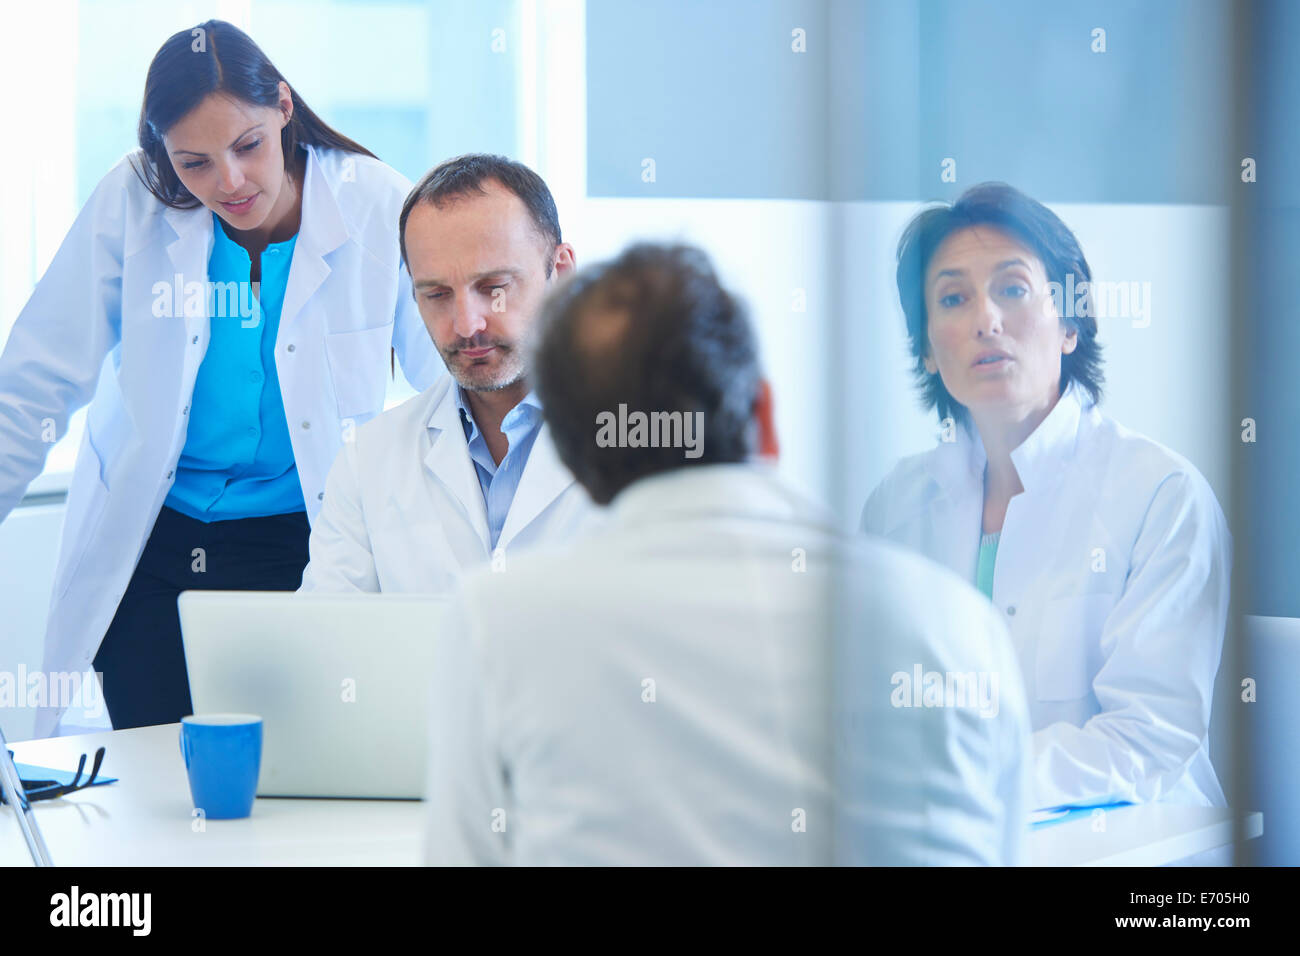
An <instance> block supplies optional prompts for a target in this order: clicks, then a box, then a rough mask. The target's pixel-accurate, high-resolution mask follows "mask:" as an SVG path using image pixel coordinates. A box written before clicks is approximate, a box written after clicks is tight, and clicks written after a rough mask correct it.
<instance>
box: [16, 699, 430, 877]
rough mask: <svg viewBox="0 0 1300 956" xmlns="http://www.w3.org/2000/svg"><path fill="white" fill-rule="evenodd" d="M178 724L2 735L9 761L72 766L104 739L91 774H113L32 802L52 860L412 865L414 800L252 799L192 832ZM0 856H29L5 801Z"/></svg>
mask: <svg viewBox="0 0 1300 956" xmlns="http://www.w3.org/2000/svg"><path fill="white" fill-rule="evenodd" d="M179 740H180V724H162V725H161V726H157V727H141V728H138V729H136V730H115V731H111V732H105V733H98V734H82V735H77V736H71V737H52V738H50V739H48V740H33V741H27V742H22V743H10V745H9V748H10V749H11V750H12V751H13V752H14V757H15V760H16V761H17V762H18V763H26V764H35V765H37V766H43V767H57V768H58V769H60V770H75V769H76V767H77V759H78V758H79V757H80V756H81V754H83V753H84V754H87V761H86V766H87V768H89V767H90V762H91V760H92V759H93V757H94V752H95V749H96V748H98V747H101V746H102V747H105V748H107V752H106V753H105V755H104V765H103V766H102V767H101V768H100V771H99V772H100V774H101V775H104V776H109V777H120V778H121V779H120V780H118V782H117V783H111V784H108V785H107V786H102V787H90V788H89V789H86V790H81V791H78V792H77V793H74V794H71V795H69V796H67V797H64V798H62V799H60V800H42V801H40V802H38V803H35V804H33V813H34V815H35V816H36V819H37V822H38V823H39V825H40V827H41V832H42V833H43V834H44V835H45V843H46V845H47V846H48V847H49V848H50V857H51V859H53V861H54V863H55V865H56V866H105V865H109V866H266V865H271V866H280V865H293V866H317V865H324V866H350V865H367V866H402V865H407V866H414V865H417V864H419V863H420V861H421V860H420V854H421V847H420V835H421V828H422V826H423V823H424V818H423V814H422V812H421V811H422V809H423V806H424V805H423V804H422V803H420V802H418V801H415V800H282V799H278V798H272V799H259V800H258V801H257V802H256V803H255V804H254V806H253V815H252V816H251V817H249V818H247V819H245V820H205V821H204V822H203V829H202V830H201V831H200V832H195V830H194V824H195V822H196V821H195V820H194V819H193V817H192V815H191V814H192V812H193V808H194V804H193V802H192V801H191V800H190V785H189V779H188V778H187V777H186V774H185V762H184V760H183V759H182V758H181V751H180V743H179ZM3 811H4V812H3V813H0V863H4V864H7V865H14V864H28V865H30V863H31V856H30V855H29V854H28V852H27V844H26V843H24V842H23V838H22V831H21V830H19V828H18V823H17V821H16V820H14V818H13V811H12V810H11V809H10V808H9V807H4V808H3Z"/></svg>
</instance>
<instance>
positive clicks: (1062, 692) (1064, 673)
mask: <svg viewBox="0 0 1300 956" xmlns="http://www.w3.org/2000/svg"><path fill="white" fill-rule="evenodd" d="M1114 603H1115V597H1114V595H1111V594H1076V595H1072V596H1070V597H1066V598H1057V599H1054V600H1052V601H1049V602H1048V603H1047V604H1046V606H1045V608H1044V611H1043V617H1042V621H1041V623H1040V627H1039V637H1038V651H1037V655H1036V660H1035V664H1034V674H1035V688H1036V693H1037V696H1038V699H1039V700H1078V699H1080V698H1082V697H1086V696H1088V694H1090V693H1092V681H1093V678H1094V677H1096V676H1097V675H1096V664H1097V663H1098V662H1099V661H1100V656H1101V652H1100V647H1101V632H1102V629H1103V628H1104V627H1105V625H1106V616H1107V615H1108V614H1109V613H1110V609H1111V607H1112V606H1113V605H1114Z"/></svg>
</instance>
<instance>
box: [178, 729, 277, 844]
mask: <svg viewBox="0 0 1300 956" xmlns="http://www.w3.org/2000/svg"><path fill="white" fill-rule="evenodd" d="M181 756H183V757H184V758H185V769H186V770H187V771H188V772H189V775H190V795H191V796H192V797H193V798H194V808H195V809H196V810H202V811H203V815H204V816H205V817H206V818H207V819H209V820H235V819H238V818H240V817H246V816H248V815H249V814H250V813H252V812H253V798H254V797H255V796H256V795H257V775H258V772H259V771H260V770H261V768H262V718H261V717H258V716H256V715H254V714H195V715H191V716H189V717H182V718H181Z"/></svg>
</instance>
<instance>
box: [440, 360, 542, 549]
mask: <svg viewBox="0 0 1300 956" xmlns="http://www.w3.org/2000/svg"><path fill="white" fill-rule="evenodd" d="M431 391H432V394H431V400H432V402H433V410H432V412H431V413H430V415H429V419H428V421H427V423H426V424H427V427H428V429H429V431H430V435H429V440H430V446H429V450H428V452H427V453H426V454H425V456H424V466H425V467H426V468H428V469H429V471H430V472H431V473H432V474H433V476H434V477H435V478H437V479H438V480H439V481H440V482H442V484H443V486H444V487H446V489H447V490H448V491H449V492H451V494H452V496H453V497H454V498H455V499H456V500H457V501H458V502H460V506H461V507H462V508H463V509H464V511H465V517H466V518H467V519H468V520H469V523H470V524H471V525H472V526H473V528H474V533H475V534H477V535H478V536H479V539H480V540H481V541H482V542H483V550H484V552H487V551H489V550H491V542H492V538H491V536H490V535H489V533H488V523H487V505H486V504H485V503H484V502H483V489H482V487H481V486H480V485H479V483H478V474H477V473H476V472H475V470H474V462H473V461H472V460H471V459H470V457H469V443H468V442H466V440H465V429H464V428H462V427H461V423H460V410H459V409H458V408H457V406H456V383H455V381H454V380H453V379H452V377H451V375H450V374H447V375H444V376H443V377H442V379H441V380H440V381H439V383H438V384H437V385H435V386H433V388H432V390H431ZM538 437H539V438H540V436H538ZM516 494H518V492H516ZM502 537H504V535H503V536H502Z"/></svg>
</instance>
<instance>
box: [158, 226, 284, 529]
mask: <svg viewBox="0 0 1300 956" xmlns="http://www.w3.org/2000/svg"><path fill="white" fill-rule="evenodd" d="M212 219H213V223H212V232H213V242H212V253H211V255H210V256H209V257H208V278H209V280H210V281H211V282H213V283H235V285H230V286H224V287H223V286H221V285H217V286H215V289H214V293H213V301H212V302H211V307H212V309H211V312H210V314H211V316H212V318H211V322H210V329H211V337H210V339H209V342H208V350H207V352H205V353H204V355H203V363H202V364H201V365H200V366H199V372H198V376H197V377H196V378H195V380H194V394H193V397H192V398H191V399H190V409H189V426H188V428H187V430H186V433H185V447H184V449H183V450H182V451H181V457H180V462H179V463H178V464H177V466H176V482H175V484H173V485H172V488H171V492H170V493H169V494H168V495H167V500H166V505H167V507H169V508H173V509H175V510H176V511H179V512H181V513H182V514H186V515H189V516H190V517H191V518H196V519H198V520H199V521H219V520H229V519H232V518H256V517H262V516H265V515H277V514H287V513H289V512H291V511H303V510H304V509H305V508H306V505H305V504H304V502H303V497H302V484H301V483H300V482H299V479H298V468H297V466H296V465H295V464H294V458H293V446H292V444H290V442H289V423H288V422H287V421H286V420H285V416H284V400H283V398H282V397H281V395H280V380H279V377H278V376H277V375H276V371H275V338H276V334H277V333H278V332H279V329H280V309H281V307H282V306H283V305H284V290H285V285H286V284H287V283H288V281H289V265H290V263H291V261H292V259H293V247H294V243H295V241H296V240H297V238H298V237H297V236H294V237H293V238H292V239H286V240H285V241H284V242H275V243H272V244H271V245H269V246H267V247H266V249H265V251H263V253H262V280H261V285H260V286H259V288H258V295H257V297H256V298H254V297H253V296H252V295H251V287H250V286H249V285H248V283H249V279H250V277H251V275H252V260H251V259H249V257H248V252H247V250H245V249H244V247H243V246H241V245H239V243H237V242H235V241H234V240H233V239H231V238H230V237H229V236H228V235H226V231H225V229H224V228H223V227H222V224H221V220H220V218H218V217H217V215H216V213H213V215H212ZM223 288H224V289H238V293H237V294H236V295H233V296H231V295H228V294H224V293H223V291H222V290H223ZM246 313H247V314H246ZM254 319H256V320H257V322H256V324H253V320H254Z"/></svg>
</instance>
